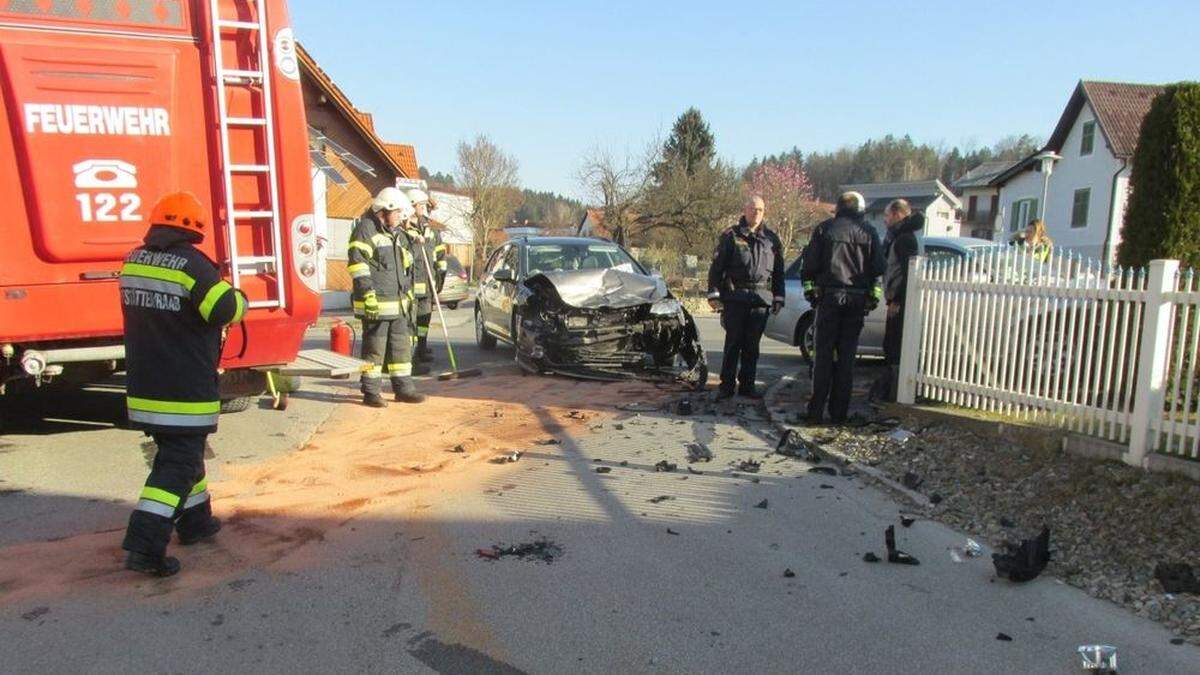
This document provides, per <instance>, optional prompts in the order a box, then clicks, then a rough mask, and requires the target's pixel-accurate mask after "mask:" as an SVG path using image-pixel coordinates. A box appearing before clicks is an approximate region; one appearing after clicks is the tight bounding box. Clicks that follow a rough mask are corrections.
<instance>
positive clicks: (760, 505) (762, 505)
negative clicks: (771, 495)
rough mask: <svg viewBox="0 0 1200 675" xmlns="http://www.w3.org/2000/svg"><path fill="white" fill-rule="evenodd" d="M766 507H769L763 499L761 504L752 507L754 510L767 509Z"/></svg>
mask: <svg viewBox="0 0 1200 675" xmlns="http://www.w3.org/2000/svg"><path fill="white" fill-rule="evenodd" d="M768 505H769V502H768V501H767V500H765V499H764V500H762V501H761V502H759V503H757V504H755V505H754V508H756V509H765V508H767V506H768Z"/></svg>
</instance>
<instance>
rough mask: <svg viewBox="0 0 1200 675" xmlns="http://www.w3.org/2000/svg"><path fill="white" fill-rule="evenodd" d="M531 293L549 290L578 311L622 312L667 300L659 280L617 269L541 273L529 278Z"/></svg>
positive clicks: (527, 281)
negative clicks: (605, 310) (612, 310)
mask: <svg viewBox="0 0 1200 675" xmlns="http://www.w3.org/2000/svg"><path fill="white" fill-rule="evenodd" d="M525 285H526V286H528V287H529V288H530V289H531V290H534V291H537V290H539V289H547V290H549V289H553V291H554V294H555V295H557V296H558V299H559V300H561V301H562V303H563V304H565V305H568V306H571V307H577V308H580V309H600V308H603V307H612V308H617V309H620V308H625V307H636V306H638V305H645V304H647V303H652V302H655V301H658V300H662V299H663V298H665V297H667V296H668V295H669V293H668V292H667V285H666V283H664V282H663V280H662V279H658V278H655V277H648V276H646V275H644V274H636V273H632V272H624V271H621V270H618V269H611V268H610V269H603V270H578V271H573V272H543V273H541V274H535V275H533V276H532V277H529V279H527V280H526V281H525Z"/></svg>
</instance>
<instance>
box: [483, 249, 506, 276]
mask: <svg viewBox="0 0 1200 675" xmlns="http://www.w3.org/2000/svg"><path fill="white" fill-rule="evenodd" d="M510 248H512V247H511V246H505V247H502V248H498V249H496V250H495V251H494V252H493V253H492V257H491V258H489V259H488V264H487V268H486V270H487V274H488V275H492V274H495V273H496V270H498V269H500V266H501V263H503V262H504V253H505V252H506V251H507V250H508V249H510Z"/></svg>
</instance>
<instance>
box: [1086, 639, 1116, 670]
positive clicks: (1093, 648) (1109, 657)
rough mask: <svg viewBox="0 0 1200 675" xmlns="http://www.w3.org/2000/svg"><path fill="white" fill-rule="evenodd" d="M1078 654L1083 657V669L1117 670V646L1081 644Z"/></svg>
mask: <svg viewBox="0 0 1200 675" xmlns="http://www.w3.org/2000/svg"><path fill="white" fill-rule="evenodd" d="M1079 656H1080V658H1082V659H1083V664H1082V665H1083V669H1084V670H1095V671H1097V672H1101V673H1115V672H1117V648H1116V647H1113V646H1112V645H1081V646H1080V647H1079Z"/></svg>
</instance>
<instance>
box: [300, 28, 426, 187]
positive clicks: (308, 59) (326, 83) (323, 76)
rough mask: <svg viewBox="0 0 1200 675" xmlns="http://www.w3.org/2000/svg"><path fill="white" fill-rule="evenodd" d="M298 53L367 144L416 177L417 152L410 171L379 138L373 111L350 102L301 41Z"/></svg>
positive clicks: (398, 170) (404, 173)
mask: <svg viewBox="0 0 1200 675" xmlns="http://www.w3.org/2000/svg"><path fill="white" fill-rule="evenodd" d="M296 53H297V54H298V55H299V56H300V67H301V70H302V71H303V72H304V73H305V74H307V75H309V76H310V77H311V78H312V80H313V82H315V83H316V85H317V87H318V88H319V89H320V90H321V92H322V93H324V94H325V96H326V97H327V98H328V99H329V102H330V103H331V104H332V105H333V106H334V107H336V108H337V109H338V111H340V112H341V113H342V115H343V116H344V117H345V118H346V119H347V120H348V121H349V122H350V124H351V125H352V126H354V127H355V128H356V129H357V130H358V133H359V135H361V136H362V137H363V139H364V140H365V141H366V142H367V144H368V145H370V146H371V148H372V149H373V150H375V152H376V154H378V155H379V156H380V157H381V158H382V159H383V160H384V161H385V162H387V163H388V164H389V165H390V166H391V168H392V169H393V170H394V171H395V172H396V173H398V174H399V175H401V176H402V177H404V178H416V177H417V169H416V166H415V160H416V153H415V152H414V153H413V159H414V165H413V167H412V173H409V172H408V170H407V169H406V168H405V167H404V166H403V165H401V164H400V163H399V162H398V161H397V159H396V157H395V156H393V155H392V153H391V152H390V151H389V150H388V149H387V148H386V147H385V146H384V143H383V141H381V140H380V139H379V136H377V135H376V134H375V118H374V117H373V116H372V115H371V113H366V112H363V111H361V110H359V109H358V108H356V107H354V104H353V103H351V102H350V98H349V97H347V96H346V94H345V92H343V91H342V90H341V88H340V87H338V86H337V85H336V84H334V82H333V78H331V77H329V74H328V73H326V72H325V71H324V70H321V67H320V66H318V65H317V62H316V60H315V59H313V57H312V55H311V54H309V53H308V50H307V49H305V48H304V46H303V45H301V44H299V43H297V44H296ZM409 147H411V146H409Z"/></svg>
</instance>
